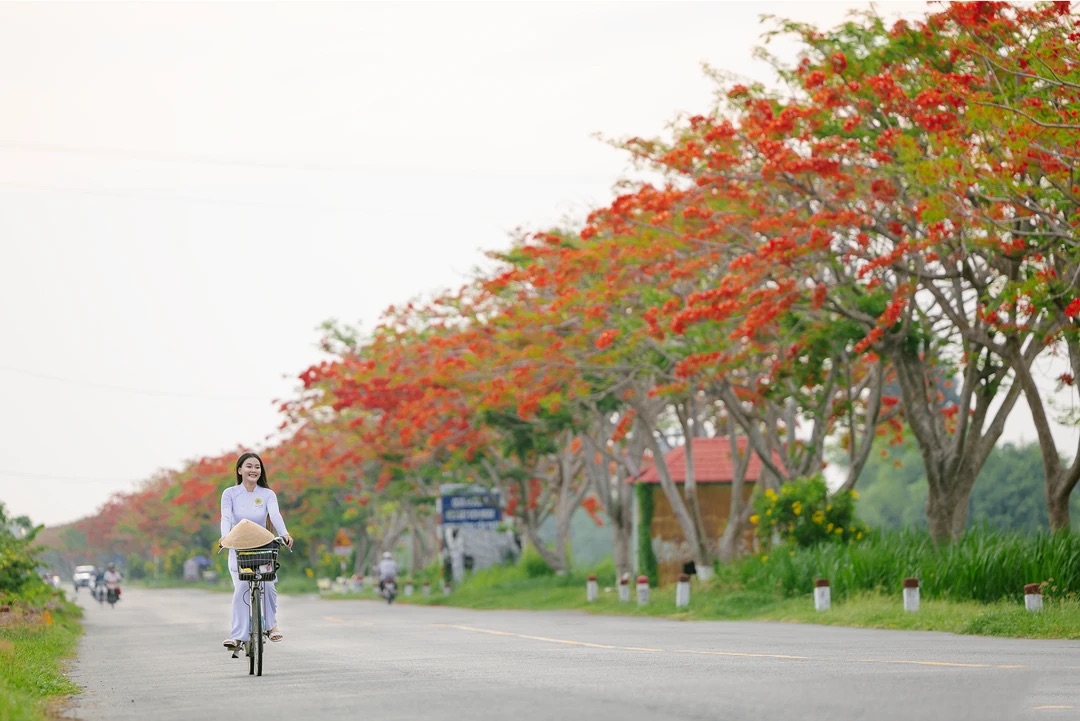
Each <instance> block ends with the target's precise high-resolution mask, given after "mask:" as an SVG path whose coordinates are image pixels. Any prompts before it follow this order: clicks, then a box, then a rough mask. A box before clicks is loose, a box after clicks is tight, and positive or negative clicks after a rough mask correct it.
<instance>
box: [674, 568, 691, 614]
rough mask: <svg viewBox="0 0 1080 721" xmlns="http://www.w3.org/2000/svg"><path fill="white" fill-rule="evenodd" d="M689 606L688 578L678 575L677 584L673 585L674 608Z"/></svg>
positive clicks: (683, 574)
mask: <svg viewBox="0 0 1080 721" xmlns="http://www.w3.org/2000/svg"><path fill="white" fill-rule="evenodd" d="M689 605H690V576H689V575H688V574H685V573H682V574H679V582H678V583H677V584H676V585H675V608H686V607H687V606H689Z"/></svg>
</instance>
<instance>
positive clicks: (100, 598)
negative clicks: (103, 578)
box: [90, 583, 106, 606]
mask: <svg viewBox="0 0 1080 721" xmlns="http://www.w3.org/2000/svg"><path fill="white" fill-rule="evenodd" d="M90 594H91V595H92V596H93V597H94V598H95V599H97V602H98V603H99V604H101V605H102V606H104V605H105V595H106V591H105V584H104V583H99V584H97V585H96V586H94V587H93V588H91V589H90Z"/></svg>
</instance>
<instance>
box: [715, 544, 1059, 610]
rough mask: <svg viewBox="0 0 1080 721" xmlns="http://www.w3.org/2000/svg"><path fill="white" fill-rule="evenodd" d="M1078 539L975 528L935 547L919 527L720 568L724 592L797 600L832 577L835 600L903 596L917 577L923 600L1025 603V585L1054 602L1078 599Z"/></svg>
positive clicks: (782, 551)
mask: <svg viewBox="0 0 1080 721" xmlns="http://www.w3.org/2000/svg"><path fill="white" fill-rule="evenodd" d="M1077 568H1080V534H1049V533H1044V534H1039V535H1029V534H1022V533H1004V532H998V531H995V530H991V529H975V530H972V531H969V532H968V533H966V534H964V536H963V538H961V539H960V540H958V541H955V542H953V543H950V544H944V545H936V544H934V543H933V542H932V541H931V540H930V537H929V536H928V535H927V534H926V533H925V532H920V531H916V530H907V531H894V532H888V533H880V532H874V533H870V534H869V535H868V536H867V537H866V539H865V540H864V541H863V542H861V543H857V544H851V545H848V544H837V543H823V544H819V545H816V546H812V547H810V548H799V547H796V546H793V545H792V546H779V547H775V548H772V549H770V550H769V551H768V552H767V553H765V554H761V555H758V556H753V557H748V558H745V559H743V560H741V561H739V562H737V563H734V564H731V565H728V566H721V569H720V575H719V576H718V579H717V580H718V582H719V583H720V584H722V585H723V586H724V587H726V588H736V589H752V590H760V591H766V592H771V593H778V594H780V595H782V596H787V597H794V596H802V595H805V594H809V593H811V592H812V591H813V587H814V579H816V578H827V579H829V583H830V586H831V587H832V592H833V595H834V597H836V598H843V597H847V596H849V595H850V594H853V593H858V592H863V591H877V592H881V593H884V594H896V593H899V589H900V588H901V587H902V585H903V581H904V579H905V578H917V579H919V588H920V592H921V595H922V597H923V598H925V599H943V600H951V601H978V602H982V603H989V602H994V601H1003V600H1010V601H1014V602H1019V601H1020V600H1021V599H1022V598H1023V593H1024V585H1025V584H1028V583H1040V584H1043V595H1044V596H1047V597H1049V598H1061V599H1064V598H1070V597H1076V596H1080V575H1078V574H1077V573H1076V569H1077Z"/></svg>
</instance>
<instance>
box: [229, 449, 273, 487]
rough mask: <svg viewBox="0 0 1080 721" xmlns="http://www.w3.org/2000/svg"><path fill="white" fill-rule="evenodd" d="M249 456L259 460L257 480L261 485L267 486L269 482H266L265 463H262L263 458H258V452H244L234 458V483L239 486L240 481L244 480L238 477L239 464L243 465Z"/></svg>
mask: <svg viewBox="0 0 1080 721" xmlns="http://www.w3.org/2000/svg"><path fill="white" fill-rule="evenodd" d="M249 458H254V459H255V460H257V461H258V462H259V482H258V485H260V486H262V487H263V488H269V487H270V484H269V483H267V482H266V464H265V463H263V459H261V458H259V454H258V453H251V452H248V453H244V454H243V455H241V456H240V457H239V458H237V459H236V485H238V486H239V485H240V484H241V483H243V482H244V481H243V479H242V478H240V466H242V465H244V461H246V460H247V459H249Z"/></svg>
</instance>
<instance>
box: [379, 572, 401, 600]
mask: <svg viewBox="0 0 1080 721" xmlns="http://www.w3.org/2000/svg"><path fill="white" fill-rule="evenodd" d="M380 593H382V597H383V598H385V599H386V602H387V603H393V602H394V598H395V597H396V596H397V581H395V580H394V579H392V578H388V579H386V580H385V581H383V582H382V590H381V591H380Z"/></svg>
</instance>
